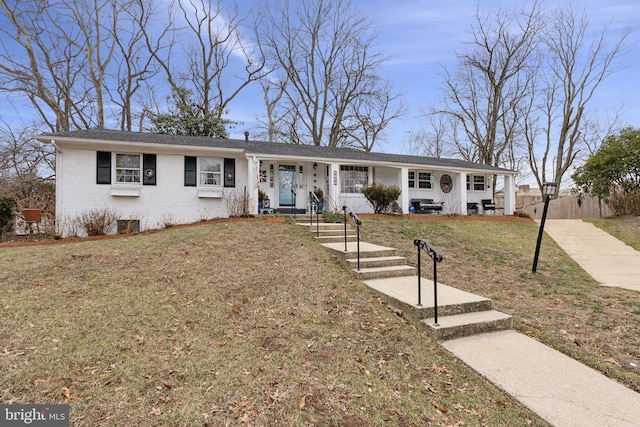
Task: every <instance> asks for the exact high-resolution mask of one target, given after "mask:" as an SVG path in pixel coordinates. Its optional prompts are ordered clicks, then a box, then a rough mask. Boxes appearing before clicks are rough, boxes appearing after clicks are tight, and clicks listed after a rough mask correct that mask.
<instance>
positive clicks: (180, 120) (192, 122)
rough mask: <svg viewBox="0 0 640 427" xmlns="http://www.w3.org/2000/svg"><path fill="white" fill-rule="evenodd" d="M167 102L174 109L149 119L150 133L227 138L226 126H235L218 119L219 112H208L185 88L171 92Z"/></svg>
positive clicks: (217, 110)
mask: <svg viewBox="0 0 640 427" xmlns="http://www.w3.org/2000/svg"><path fill="white" fill-rule="evenodd" d="M169 101H173V104H174V107H173V108H172V109H171V110H170V111H169V113H167V114H157V115H156V116H154V117H152V118H151V123H152V124H153V127H152V128H151V131H152V132H155V133H162V134H170V135H186V136H209V137H212V138H228V137H229V133H228V132H227V128H226V127H227V125H231V124H235V123H234V122H232V121H230V120H225V119H222V118H220V113H221V112H220V110H219V109H214V110H209V109H208V108H206V107H205V106H203V105H200V104H198V103H197V102H196V101H195V100H194V99H193V93H192V91H190V90H189V89H186V88H177V89H174V90H172V92H171V97H170V98H169Z"/></svg>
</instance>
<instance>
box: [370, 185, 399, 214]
mask: <svg viewBox="0 0 640 427" xmlns="http://www.w3.org/2000/svg"><path fill="white" fill-rule="evenodd" d="M362 194H364V197H366V198H367V200H368V201H369V203H371V206H373V211H374V212H375V213H391V212H394V209H398V207H397V206H398V203H397V201H398V197H400V188H398V186H397V185H390V186H388V187H386V186H385V185H384V184H378V183H376V182H373V183H371V185H369V186H368V187H365V188H363V189H362ZM394 202H395V205H394Z"/></svg>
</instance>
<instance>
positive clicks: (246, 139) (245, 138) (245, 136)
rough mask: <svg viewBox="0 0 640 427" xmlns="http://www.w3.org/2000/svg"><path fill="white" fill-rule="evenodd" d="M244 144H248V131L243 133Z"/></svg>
mask: <svg viewBox="0 0 640 427" xmlns="http://www.w3.org/2000/svg"><path fill="white" fill-rule="evenodd" d="M244 142H249V131H248V130H245V131H244Z"/></svg>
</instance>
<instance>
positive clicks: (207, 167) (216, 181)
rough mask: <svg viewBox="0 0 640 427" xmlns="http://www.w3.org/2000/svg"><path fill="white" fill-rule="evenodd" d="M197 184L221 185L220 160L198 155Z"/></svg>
mask: <svg viewBox="0 0 640 427" xmlns="http://www.w3.org/2000/svg"><path fill="white" fill-rule="evenodd" d="M198 166H199V172H198V173H199V176H200V179H199V181H198V184H199V185H202V186H216V185H222V162H221V161H220V160H219V159H214V158H212V157H198Z"/></svg>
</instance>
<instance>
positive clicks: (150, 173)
mask: <svg viewBox="0 0 640 427" xmlns="http://www.w3.org/2000/svg"><path fill="white" fill-rule="evenodd" d="M155 173H156V172H155V171H154V170H153V169H151V168H149V169H145V170H144V176H146V177H147V178H152V177H153V175H155Z"/></svg>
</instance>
